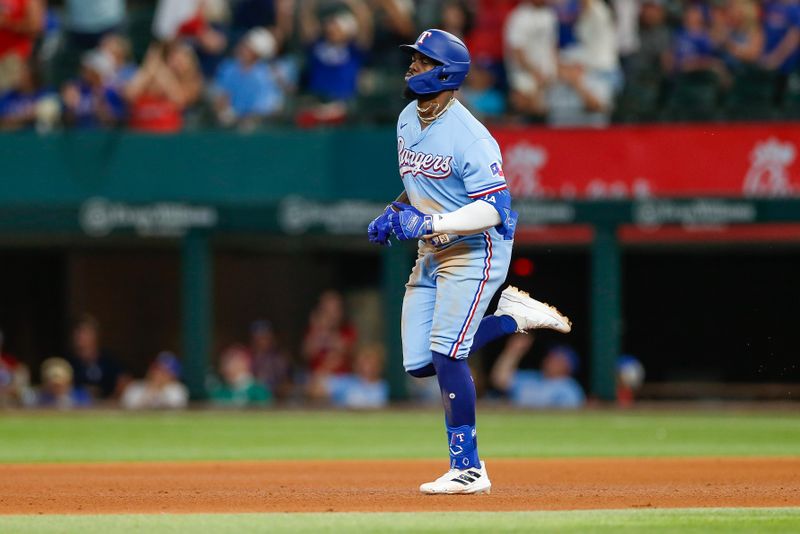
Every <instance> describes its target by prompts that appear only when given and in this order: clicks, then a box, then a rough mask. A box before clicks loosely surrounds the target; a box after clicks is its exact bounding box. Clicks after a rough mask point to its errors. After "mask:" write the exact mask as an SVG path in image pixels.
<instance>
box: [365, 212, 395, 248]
mask: <svg viewBox="0 0 800 534" xmlns="http://www.w3.org/2000/svg"><path fill="white" fill-rule="evenodd" d="M392 213H394V210H393V209H392V207H391V206H386V209H385V210H383V213H381V214H380V215H378V216H377V217H375V218H374V219H373V220H372V222H371V223H369V226H367V237H368V238H369V240H370V242H371V243H376V244H378V245H382V246H385V247H391V246H392V242H391V241H389V236H390V235H392V223H391V222H389V215H391V214H392Z"/></svg>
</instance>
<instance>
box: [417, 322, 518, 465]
mask: <svg viewBox="0 0 800 534" xmlns="http://www.w3.org/2000/svg"><path fill="white" fill-rule="evenodd" d="M516 331H517V323H516V321H514V319H513V318H512V317H511V316H510V315H500V316H497V315H489V316H486V317H484V318H483V320H481V324H480V325H479V326H478V331H477V332H476V333H475V338H474V339H473V341H472V349H471V350H470V352H473V351H476V350H478V349H480V348H481V347H483V346H484V345H486V344H487V343H489V342H490V341H494V340H495V339H497V338H499V337H503V336H506V335H508V334H513V333H514V332H516ZM408 374H410V375H411V376H414V377H417V378H424V377H426V376H433V375H436V377H437V378H438V380H439V389H440V390H441V391H442V401H443V402H444V417H445V424H446V426H447V443H448V446H449V448H450V467H451V468H455V469H467V468H469V467H477V468H478V469H480V467H481V461H480V458H479V457H478V438H477V437H476V431H475V383H474V382H473V381H472V373H471V372H470V370H469V364H467V360H466V359H462V360H457V359H455V358H450V357H448V356H445V355H444V354H440V353H438V352H434V353H433V362H432V363H430V364H428V365H426V366H424V367H420V368H419V369H412V370H411V371H408Z"/></svg>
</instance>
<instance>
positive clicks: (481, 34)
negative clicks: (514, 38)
mask: <svg viewBox="0 0 800 534" xmlns="http://www.w3.org/2000/svg"><path fill="white" fill-rule="evenodd" d="M469 1H470V4H471V5H472V6H475V8H474V9H475V11H474V13H475V16H474V17H473V18H472V21H473V25H472V26H471V27H469V28H465V30H468V31H467V33H466V35H465V38H466V39H465V41H464V42H465V43H466V45H467V48H469V52H470V54H471V55H472V57H473V58H480V59H481V60H483V61H489V62H491V63H492V65H496V66H502V64H503V46H504V43H503V27H504V25H505V22H506V21H507V20H508V16H509V13H511V11H512V10H513V9H514V7H516V5H517V3H519V2H518V0H469Z"/></svg>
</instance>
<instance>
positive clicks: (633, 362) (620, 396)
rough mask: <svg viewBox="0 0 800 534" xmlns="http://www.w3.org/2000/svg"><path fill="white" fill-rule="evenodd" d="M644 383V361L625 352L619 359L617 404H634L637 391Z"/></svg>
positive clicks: (624, 405)
mask: <svg viewBox="0 0 800 534" xmlns="http://www.w3.org/2000/svg"><path fill="white" fill-rule="evenodd" d="M643 384H644V366H643V365H642V362H640V361H639V360H637V359H636V358H634V357H633V356H630V355H628V354H624V355H622V356H620V357H619V359H618V360H617V404H619V405H620V406H623V407H629V406H631V405H633V402H634V399H635V395H636V391H638V390H639V389H640V388H641V387H642V385H643Z"/></svg>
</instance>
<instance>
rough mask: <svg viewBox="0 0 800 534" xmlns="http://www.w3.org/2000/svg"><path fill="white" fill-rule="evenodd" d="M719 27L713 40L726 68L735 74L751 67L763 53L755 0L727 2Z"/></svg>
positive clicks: (761, 31) (761, 33) (762, 38)
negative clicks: (722, 22)
mask: <svg viewBox="0 0 800 534" xmlns="http://www.w3.org/2000/svg"><path fill="white" fill-rule="evenodd" d="M720 26H721V27H720V28H718V29H717V31H716V32H715V35H714V38H715V40H716V46H717V47H718V48H719V49H720V52H721V54H722V58H723V60H724V61H725V64H726V65H727V67H728V68H729V69H730V70H732V71H733V72H736V71H739V70H741V69H742V68H743V67H746V66H755V65H756V64H757V63H758V60H759V59H760V58H761V55H762V53H763V50H764V31H763V30H762V28H761V25H760V23H759V20H758V6H757V5H756V3H755V0H730V1H729V2H728V4H727V7H726V10H725V20H724V24H722V25H720Z"/></svg>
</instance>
